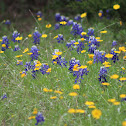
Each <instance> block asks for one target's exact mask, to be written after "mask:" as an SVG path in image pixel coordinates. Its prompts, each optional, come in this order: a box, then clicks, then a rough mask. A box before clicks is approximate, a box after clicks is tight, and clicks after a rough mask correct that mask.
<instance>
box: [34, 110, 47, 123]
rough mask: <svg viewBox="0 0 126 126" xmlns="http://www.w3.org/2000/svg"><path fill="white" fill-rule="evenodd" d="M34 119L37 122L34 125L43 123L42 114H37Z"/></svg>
mask: <svg viewBox="0 0 126 126" xmlns="http://www.w3.org/2000/svg"><path fill="white" fill-rule="evenodd" d="M35 119H36V121H37V122H36V124H35V125H38V123H43V122H44V121H45V119H44V117H43V115H42V113H40V112H38V113H37V115H36V117H35Z"/></svg>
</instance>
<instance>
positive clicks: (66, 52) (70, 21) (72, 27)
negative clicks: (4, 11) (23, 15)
mask: <svg viewBox="0 0 126 126" xmlns="http://www.w3.org/2000/svg"><path fill="white" fill-rule="evenodd" d="M76 2H81V0H76ZM120 8H121V6H120V5H119V4H118V3H115V4H111V11H112V12H113V13H116V12H117V11H118V10H119V9H120ZM105 11H106V12H105ZM105 11H103V10H99V11H98V12H97V16H96V18H95V21H92V22H90V21H89V20H88V17H87V16H88V11H84V12H83V13H81V14H78V15H70V16H68V17H67V16H65V15H63V14H62V13H59V12H57V13H55V14H54V15H52V19H50V20H47V19H45V17H46V15H44V13H43V12H42V11H38V12H36V13H32V11H30V12H29V13H30V15H31V19H32V20H34V21H35V23H34V28H33V29H32V28H31V29H32V30H30V31H29V32H25V33H23V32H19V31H18V30H17V29H16V27H15V25H13V22H12V21H11V20H4V21H1V23H0V26H2V27H4V28H6V29H7V30H6V31H4V30H3V31H1V35H0V79H1V80H0V125H1V126H34V125H38V126H40V125H43V126H126V37H125V36H123V37H124V38H123V40H124V41H123V42H120V41H119V40H116V38H117V37H116V35H118V31H117V34H114V33H113V30H112V28H115V30H116V29H117V30H118V29H121V28H122V27H123V26H124V22H123V21H122V20H120V19H116V20H114V19H109V18H110V15H109V11H110V10H105ZM104 12H105V14H104ZM105 22H106V23H105ZM24 29H25V28H24ZM3 34H4V35H3Z"/></svg>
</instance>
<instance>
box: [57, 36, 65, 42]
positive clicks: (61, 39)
mask: <svg viewBox="0 0 126 126" xmlns="http://www.w3.org/2000/svg"><path fill="white" fill-rule="evenodd" d="M63 41H64V39H63V35H62V34H58V37H57V42H58V43H63Z"/></svg>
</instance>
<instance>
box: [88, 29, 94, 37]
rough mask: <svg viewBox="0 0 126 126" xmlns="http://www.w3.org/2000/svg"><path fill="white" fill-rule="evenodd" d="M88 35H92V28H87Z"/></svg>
mask: <svg viewBox="0 0 126 126" xmlns="http://www.w3.org/2000/svg"><path fill="white" fill-rule="evenodd" d="M87 34H88V35H89V36H94V29H93V28H88V33H87Z"/></svg>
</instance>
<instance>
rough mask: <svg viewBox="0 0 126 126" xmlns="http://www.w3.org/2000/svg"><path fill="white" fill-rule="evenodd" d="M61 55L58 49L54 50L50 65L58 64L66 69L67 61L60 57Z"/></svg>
mask: <svg viewBox="0 0 126 126" xmlns="http://www.w3.org/2000/svg"><path fill="white" fill-rule="evenodd" d="M61 54H62V52H59V49H55V50H54V53H53V55H52V60H53V61H52V63H53V64H58V65H60V66H62V67H63V66H65V67H67V65H66V63H67V61H66V60H65V58H64V57H61Z"/></svg>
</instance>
